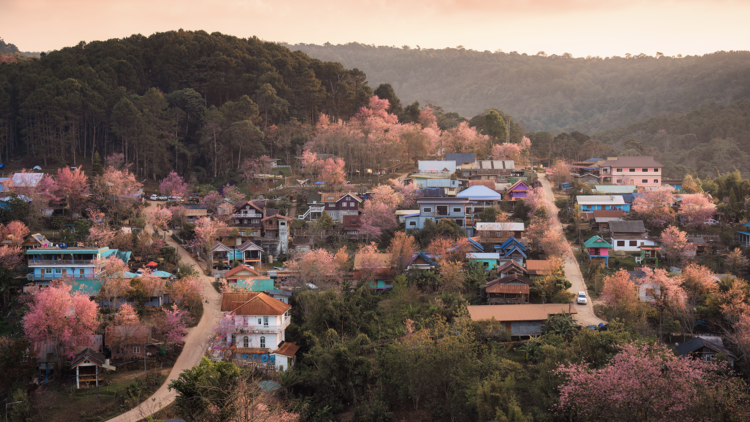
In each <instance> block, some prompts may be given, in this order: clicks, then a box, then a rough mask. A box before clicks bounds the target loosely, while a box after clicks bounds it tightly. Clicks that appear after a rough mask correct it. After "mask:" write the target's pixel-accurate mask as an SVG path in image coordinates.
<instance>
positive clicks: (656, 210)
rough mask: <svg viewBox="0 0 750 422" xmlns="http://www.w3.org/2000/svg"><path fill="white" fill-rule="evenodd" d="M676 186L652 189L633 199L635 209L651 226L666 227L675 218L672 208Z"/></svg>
mask: <svg viewBox="0 0 750 422" xmlns="http://www.w3.org/2000/svg"><path fill="white" fill-rule="evenodd" d="M673 191H674V188H672V187H667V188H660V189H652V190H647V191H646V192H644V193H643V194H642V195H641V196H640V197H638V198H636V199H635V201H633V211H634V212H635V213H637V214H638V216H639V217H640V218H642V219H643V220H645V221H646V222H647V223H648V224H649V225H650V226H653V227H664V226H666V225H667V224H671V223H673V222H674V220H675V212H674V210H673V209H672V203H673V202H674V199H673V197H672V192H673Z"/></svg>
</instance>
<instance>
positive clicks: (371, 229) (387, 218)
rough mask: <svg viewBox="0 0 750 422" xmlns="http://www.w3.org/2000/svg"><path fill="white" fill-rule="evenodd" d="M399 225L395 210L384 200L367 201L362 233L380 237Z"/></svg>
mask: <svg viewBox="0 0 750 422" xmlns="http://www.w3.org/2000/svg"><path fill="white" fill-rule="evenodd" d="M396 227H398V221H396V214H395V210H394V209H393V208H391V207H389V206H388V205H387V204H385V203H383V202H375V201H374V200H367V201H365V209H364V215H363V216H362V227H361V228H360V230H359V231H360V233H361V234H364V235H365V236H367V237H374V238H380V237H381V236H382V235H383V233H384V232H387V231H389V230H393V229H395V228H396Z"/></svg>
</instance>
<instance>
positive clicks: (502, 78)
mask: <svg viewBox="0 0 750 422" xmlns="http://www.w3.org/2000/svg"><path fill="white" fill-rule="evenodd" d="M285 45H286V44H285ZM286 46H287V47H289V48H291V49H294V50H300V51H303V52H305V53H307V54H309V55H310V56H311V57H315V58H317V59H320V60H329V61H335V62H339V63H341V64H342V65H343V66H344V67H349V68H351V67H356V68H358V69H361V70H362V71H364V72H365V73H367V76H368V79H369V80H370V82H371V84H372V85H373V86H376V85H378V84H381V83H390V84H391V85H392V86H393V88H394V90H395V92H396V94H397V95H398V96H399V97H401V99H402V100H404V101H406V102H412V101H415V100H418V101H420V102H422V103H434V104H438V105H440V106H442V107H443V108H445V109H446V110H452V111H456V112H458V113H460V114H461V115H464V116H472V115H475V114H477V113H480V112H482V111H484V110H486V109H489V108H498V109H501V110H503V111H505V112H507V113H508V114H510V115H511V116H513V117H514V118H515V119H517V120H522V121H523V122H524V123H525V126H526V129H527V130H533V131H537V130H545V131H549V132H552V133H557V132H560V131H563V130H564V131H573V130H578V131H581V132H585V133H596V132H599V131H602V130H606V129H611V128H615V127H620V126H625V125H627V124H630V123H631V122H633V121H635V120H639V119H644V118H648V117H652V116H655V115H659V114H666V113H671V112H689V111H691V110H693V109H695V108H698V107H702V106H705V105H708V104H710V103H712V102H715V103H717V104H724V105H727V104H730V103H731V102H734V101H737V100H739V99H750V52H717V53H713V54H707V55H704V56H690V57H668V56H664V55H661V54H660V53H659V54H657V57H653V56H646V55H644V54H639V55H637V56H635V55H634V56H630V55H628V57H611V58H606V59H603V58H599V57H586V58H573V57H571V56H570V55H568V54H566V55H563V56H556V55H552V56H549V57H548V56H546V55H545V54H543V53H541V52H540V54H537V55H534V56H529V55H526V54H518V53H516V52H511V53H502V52H495V53H492V52H489V51H484V52H480V51H473V50H466V49H462V48H446V49H442V50H433V49H418V48H417V49H414V48H408V47H406V46H405V47H403V48H396V47H385V46H379V47H375V46H369V45H364V44H358V43H349V44H346V45H330V44H326V45H325V46H319V45H312V44H296V45H286Z"/></svg>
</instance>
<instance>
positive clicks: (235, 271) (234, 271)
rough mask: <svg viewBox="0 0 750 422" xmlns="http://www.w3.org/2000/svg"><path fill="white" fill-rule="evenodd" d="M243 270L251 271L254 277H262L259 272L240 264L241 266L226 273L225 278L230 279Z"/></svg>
mask: <svg viewBox="0 0 750 422" xmlns="http://www.w3.org/2000/svg"><path fill="white" fill-rule="evenodd" d="M242 270H245V271H249V272H250V273H252V274H253V275H255V276H258V277H260V273H259V272H257V271H255V270H254V269H252V268H250V267H247V266H245V265H242V264H240V265H238V266H236V267H234V268H232V269H231V270H229V271H227V272H226V273H224V278H229V277H231V276H233V275H235V274H237V273H238V272H240V271H242ZM248 278H249V277H248Z"/></svg>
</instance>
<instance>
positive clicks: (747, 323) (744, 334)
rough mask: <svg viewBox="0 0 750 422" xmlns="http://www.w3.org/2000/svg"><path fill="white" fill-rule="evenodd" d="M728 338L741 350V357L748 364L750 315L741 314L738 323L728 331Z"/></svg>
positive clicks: (749, 358) (749, 353)
mask: <svg viewBox="0 0 750 422" xmlns="http://www.w3.org/2000/svg"><path fill="white" fill-rule="evenodd" d="M726 336H727V340H729V341H730V342H731V343H733V344H734V345H735V346H736V347H737V349H738V350H739V351H740V355H739V358H740V359H742V361H743V362H744V363H745V365H747V363H748V360H750V315H748V314H747V313H742V314H739V316H738V317H737V323H736V324H734V326H733V327H732V329H731V330H727V331H726Z"/></svg>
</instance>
